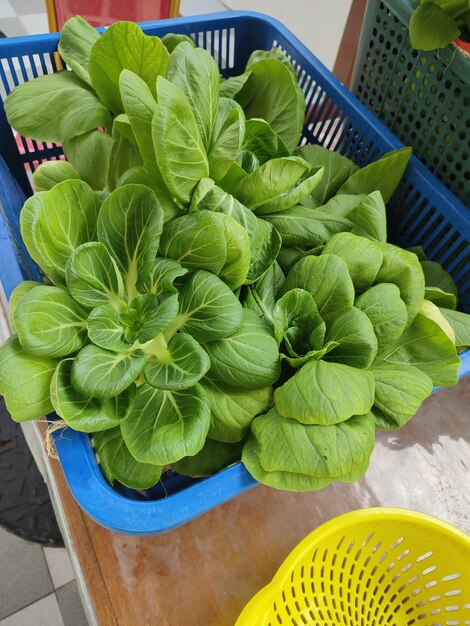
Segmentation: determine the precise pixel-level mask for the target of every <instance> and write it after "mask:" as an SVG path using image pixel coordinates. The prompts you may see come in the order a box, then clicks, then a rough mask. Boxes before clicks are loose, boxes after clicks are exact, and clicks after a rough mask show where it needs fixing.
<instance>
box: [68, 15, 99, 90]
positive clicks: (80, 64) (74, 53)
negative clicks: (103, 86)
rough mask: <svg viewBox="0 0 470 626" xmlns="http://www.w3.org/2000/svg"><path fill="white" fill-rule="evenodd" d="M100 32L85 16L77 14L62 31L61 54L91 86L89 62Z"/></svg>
mask: <svg viewBox="0 0 470 626" xmlns="http://www.w3.org/2000/svg"><path fill="white" fill-rule="evenodd" d="M99 37H100V36H99V33H97V32H96V30H95V29H94V28H93V26H91V25H90V24H89V23H88V22H87V21H86V20H84V19H83V17H80V16H79V15H75V17H72V18H70V19H69V20H67V21H66V22H65V24H64V25H63V26H62V29H61V31H60V39H59V48H58V49H59V54H60V56H61V57H62V58H63V60H64V61H65V62H66V63H67V65H68V66H69V67H70V68H71V69H72V70H73V71H74V72H75V74H76V75H77V76H78V77H79V78H80V79H81V80H83V81H85V82H86V83H88V84H89V85H90V87H91V80H90V75H89V73H88V62H89V60H90V52H91V48H92V46H93V44H94V43H95V41H96V40H97V39H99Z"/></svg>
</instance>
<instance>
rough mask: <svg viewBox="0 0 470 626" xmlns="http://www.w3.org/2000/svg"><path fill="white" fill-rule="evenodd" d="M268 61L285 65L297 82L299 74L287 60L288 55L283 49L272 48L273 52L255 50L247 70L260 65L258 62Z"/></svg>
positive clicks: (248, 62)
mask: <svg viewBox="0 0 470 626" xmlns="http://www.w3.org/2000/svg"><path fill="white" fill-rule="evenodd" d="M266 59H275V60H276V61H280V62H281V63H283V64H284V65H285V66H286V67H287V69H288V70H289V71H290V72H291V74H292V77H293V78H294V80H295V81H297V72H296V71H295V68H294V66H293V65H292V63H291V62H290V61H289V59H288V58H287V55H286V53H285V52H284V51H283V50H281V48H271V50H255V51H254V52H252V53H251V54H250V58H249V59H248V61H247V64H246V70H249V69H250V67H251V66H252V65H254V64H255V63H258V61H265V60H266Z"/></svg>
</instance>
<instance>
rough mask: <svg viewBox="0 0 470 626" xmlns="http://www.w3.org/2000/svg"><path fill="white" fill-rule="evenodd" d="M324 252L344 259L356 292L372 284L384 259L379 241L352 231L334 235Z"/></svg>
mask: <svg viewBox="0 0 470 626" xmlns="http://www.w3.org/2000/svg"><path fill="white" fill-rule="evenodd" d="M322 254H334V255H336V256H339V257H340V258H341V259H343V261H344V262H345V263H346V265H347V266H348V271H349V276H350V277H351V280H352V281H353V284H354V289H355V290H356V292H361V291H364V290H366V289H368V288H369V287H370V286H371V285H372V283H373V282H374V280H375V278H376V276H377V274H378V273H379V270H380V268H381V266H382V261H383V254H382V250H381V247H380V245H379V244H378V243H375V242H374V241H370V240H368V239H365V238H364V237H358V236H357V235H353V234H352V233H338V234H336V235H333V237H332V238H331V239H330V240H329V241H327V242H326V245H325V247H324V249H323V252H322Z"/></svg>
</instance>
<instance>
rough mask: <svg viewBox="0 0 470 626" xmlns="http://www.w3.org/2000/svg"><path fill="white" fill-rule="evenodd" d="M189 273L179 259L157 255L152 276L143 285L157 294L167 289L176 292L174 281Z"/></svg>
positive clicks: (150, 291)
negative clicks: (174, 259)
mask: <svg viewBox="0 0 470 626" xmlns="http://www.w3.org/2000/svg"><path fill="white" fill-rule="evenodd" d="M187 273H188V270H187V269H186V268H185V267H183V266H182V265H180V264H179V263H178V262H177V261H173V260H172V259H164V258H161V257H157V258H156V259H155V261H154V262H153V266H152V270H151V272H150V276H149V277H148V279H147V281H146V283H145V285H144V286H143V287H144V289H145V290H146V291H148V292H149V293H154V294H155V295H156V296H159V295H160V294H162V293H164V292H165V291H172V292H174V291H176V287H175V286H174V285H173V283H174V281H175V280H176V279H177V278H179V277H180V276H184V275H185V274H187Z"/></svg>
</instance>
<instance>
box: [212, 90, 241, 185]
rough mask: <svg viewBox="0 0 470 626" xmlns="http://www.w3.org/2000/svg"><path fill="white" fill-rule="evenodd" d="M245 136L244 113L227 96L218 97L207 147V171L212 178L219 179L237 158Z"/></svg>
mask: <svg viewBox="0 0 470 626" xmlns="http://www.w3.org/2000/svg"><path fill="white" fill-rule="evenodd" d="M244 136H245V114H244V113H243V109H242V108H241V106H240V105H239V104H238V103H237V102H235V100H230V99H228V98H220V100H219V105H218V112H217V117H216V119H215V123H214V127H213V133H212V141H211V143H210V145H209V147H208V149H207V154H208V158H209V172H210V176H211V178H212V179H213V180H215V181H218V180H221V179H222V178H223V177H224V176H225V175H226V174H227V172H228V171H229V169H230V167H231V166H232V165H233V163H234V161H235V159H236V158H237V154H238V151H239V150H240V149H241V147H242V143H243V138H244Z"/></svg>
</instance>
